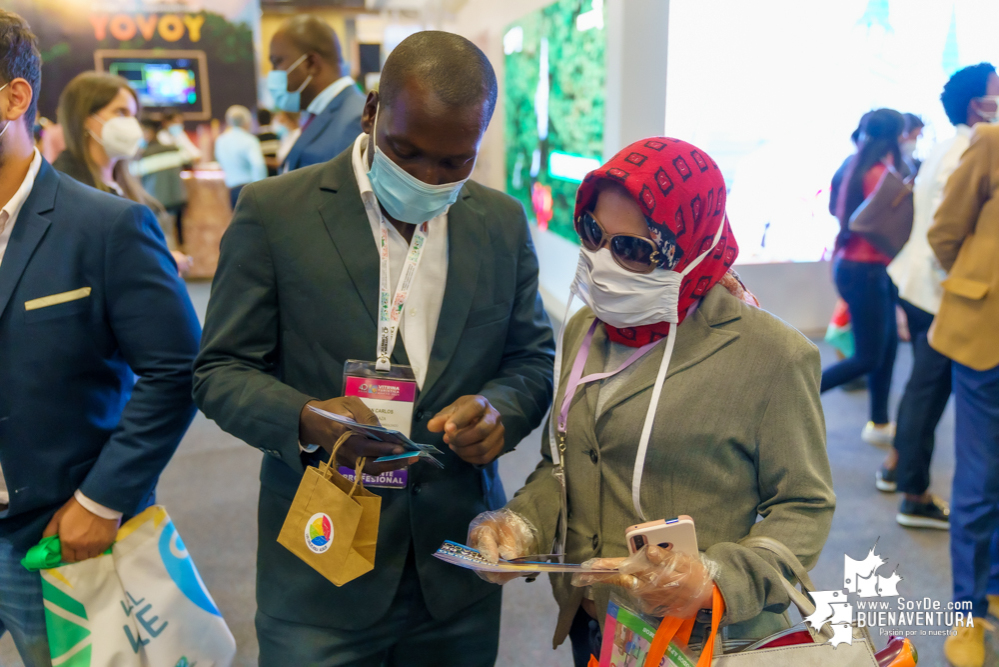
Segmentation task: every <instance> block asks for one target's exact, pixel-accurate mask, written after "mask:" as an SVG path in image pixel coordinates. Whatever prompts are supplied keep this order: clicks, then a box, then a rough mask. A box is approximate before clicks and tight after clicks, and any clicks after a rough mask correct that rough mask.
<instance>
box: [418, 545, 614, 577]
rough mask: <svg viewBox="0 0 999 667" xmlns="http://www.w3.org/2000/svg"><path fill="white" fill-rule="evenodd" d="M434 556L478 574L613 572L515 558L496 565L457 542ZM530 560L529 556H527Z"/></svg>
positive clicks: (442, 548) (500, 561)
mask: <svg viewBox="0 0 999 667" xmlns="http://www.w3.org/2000/svg"><path fill="white" fill-rule="evenodd" d="M434 556H435V557H437V558H439V559H441V560H442V561H444V562H445V563H451V564H452V565H457V566H458V567H463V568H466V569H469V570H478V571H480V572H507V573H519V574H523V575H528V574H535V573H537V572H598V571H599V572H604V573H607V572H613V571H614V570H593V569H590V568H586V569H583V566H582V565H579V564H574V563H548V562H543V561H533V560H530V561H529V560H523V559H520V558H517V559H515V560H504V559H502V558H501V559H500V560H499V561H498V562H496V563H491V562H489V561H488V560H486V558H485V556H483V555H482V554H481V553H480V552H479V551H477V550H475V549H473V548H471V547H466V546H465V545H464V544H458V543H457V542H452V541H451V540H447V541H445V542H444V544H442V545H441V548H440V549H438V550H437V551H436V552H434ZM528 558H530V556H528Z"/></svg>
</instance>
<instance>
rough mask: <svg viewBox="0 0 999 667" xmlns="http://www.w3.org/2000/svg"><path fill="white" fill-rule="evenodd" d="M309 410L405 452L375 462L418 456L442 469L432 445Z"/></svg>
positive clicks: (347, 418) (382, 429)
mask: <svg viewBox="0 0 999 667" xmlns="http://www.w3.org/2000/svg"><path fill="white" fill-rule="evenodd" d="M308 408H309V409H310V410H312V411H313V412H315V413H316V414H317V415H322V416H323V417H326V418H327V419H329V420H331V421H335V422H336V423H338V424H343V426H345V427H346V428H347V429H348V430H350V431H353V432H355V433H357V434H359V435H363V436H364V437H365V438H368V439H369V440H377V441H378V442H387V443H389V444H391V445H399V446H400V447H402V448H403V449H405V450H406V451H407V452H412V453H404V454H393V455H391V456H382V457H380V458H377V459H375V461H394V460H397V459H403V458H411V457H413V456H418V457H420V458H421V459H426V460H427V461H429V462H430V463H432V464H433V465H435V466H437V467H438V468H443V467H444V464H443V463H441V462H440V461H438V460H437V459H436V458H435V457H434V456H433V455H434V454H440V453H441V450H439V449H437V448H436V447H434V446H433V445H423V444H420V443H418V442H413V441H412V440H410V439H409V438H408V437H406V436H405V435H404V434H402V433H400V432H399V431H393V430H392V429H388V428H385V427H383V426H372V425H369V424H361V423H358V422H356V421H354V420H353V419H351V418H350V417H344V416H343V415H338V414H336V413H335V412H329V411H327V410H322V409H320V408H317V407H315V406H312V405H310V406H308Z"/></svg>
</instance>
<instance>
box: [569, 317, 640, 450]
mask: <svg viewBox="0 0 999 667" xmlns="http://www.w3.org/2000/svg"><path fill="white" fill-rule="evenodd" d="M599 324H600V320H596V319H595V320H593V322H592V324H590V330H589V331H587V332H586V337H585V338H584V339H583V344H582V345H580V347H579V351H578V352H577V353H576V361H575V362H573V364H572V371H571V372H570V373H569V382H568V384H567V385H566V387H565V394H564V395H563V396H562V407H561V410H559V415H558V432H559V433H560V434H561V435H563V436H564V435H565V433H566V431H567V430H568V424H567V423H566V422H567V421H568V418H569V405H570V404H571V403H572V398H573V396H575V395H576V390H577V389H578V388H579V387H580V385H584V384H587V383H589V382H596V381H597V380H605V379H607V378H609V377H612V376H614V375H617V374H618V373H620V372H621V371H623V370H624V369H625V368H627V367H628V366H631V365H632V364H633V363H635V362H636V361H638V360H639V359H641V358H642V357H643V356H645V353H646V352H648V351H649V350H651V349H652V348H653V347H655V345H656V343H658V342H659V340H654V341H652V342H651V343H647V344H646V345H643V346H642V347H640V348H638V349H637V350H635V351H634V352H633V353H632V354H631V356H630V357H628V358H627V359H626V360H625V362H624V363H623V364H621V365H620V366H618V368H617V370H613V371H610V372H607V373H591V374H590V375H587V376H586V377H583V369H584V368H585V367H586V360H587V359H588V358H589V356H590V346H591V345H592V344H593V334H594V332H595V331H596V330H597V325H599Z"/></svg>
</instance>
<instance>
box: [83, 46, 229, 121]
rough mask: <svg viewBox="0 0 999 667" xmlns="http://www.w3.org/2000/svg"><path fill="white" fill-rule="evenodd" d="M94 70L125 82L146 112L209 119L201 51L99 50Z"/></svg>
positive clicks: (191, 118)
mask: <svg viewBox="0 0 999 667" xmlns="http://www.w3.org/2000/svg"><path fill="white" fill-rule="evenodd" d="M95 58H96V60H97V69H98V70H102V71H105V72H108V73H110V74H115V75H117V76H120V77H122V78H124V79H126V80H127V81H128V82H129V83H130V84H131V86H132V89H133V90H135V92H136V94H137V95H138V96H139V102H140V103H141V104H142V106H143V108H145V109H147V110H152V111H154V112H155V111H156V110H162V109H166V108H174V109H179V110H180V112H181V113H183V114H184V117H185V118H186V119H187V120H207V119H209V118H210V117H211V103H210V101H209V89H208V74H207V68H206V67H205V54H204V52H203V51H172V52H163V51H155V52H154V51H115V50H107V51H99V52H98V53H97V55H96V56H95Z"/></svg>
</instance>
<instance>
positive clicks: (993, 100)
mask: <svg viewBox="0 0 999 667" xmlns="http://www.w3.org/2000/svg"><path fill="white" fill-rule="evenodd" d="M973 101H974V102H975V113H977V114H978V115H979V116H981V117H982V120H983V121H984V122H986V123H995V122H996V121H999V95H985V96H983V97H976V98H975V99H974V100H973ZM983 107H984V108H983Z"/></svg>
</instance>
